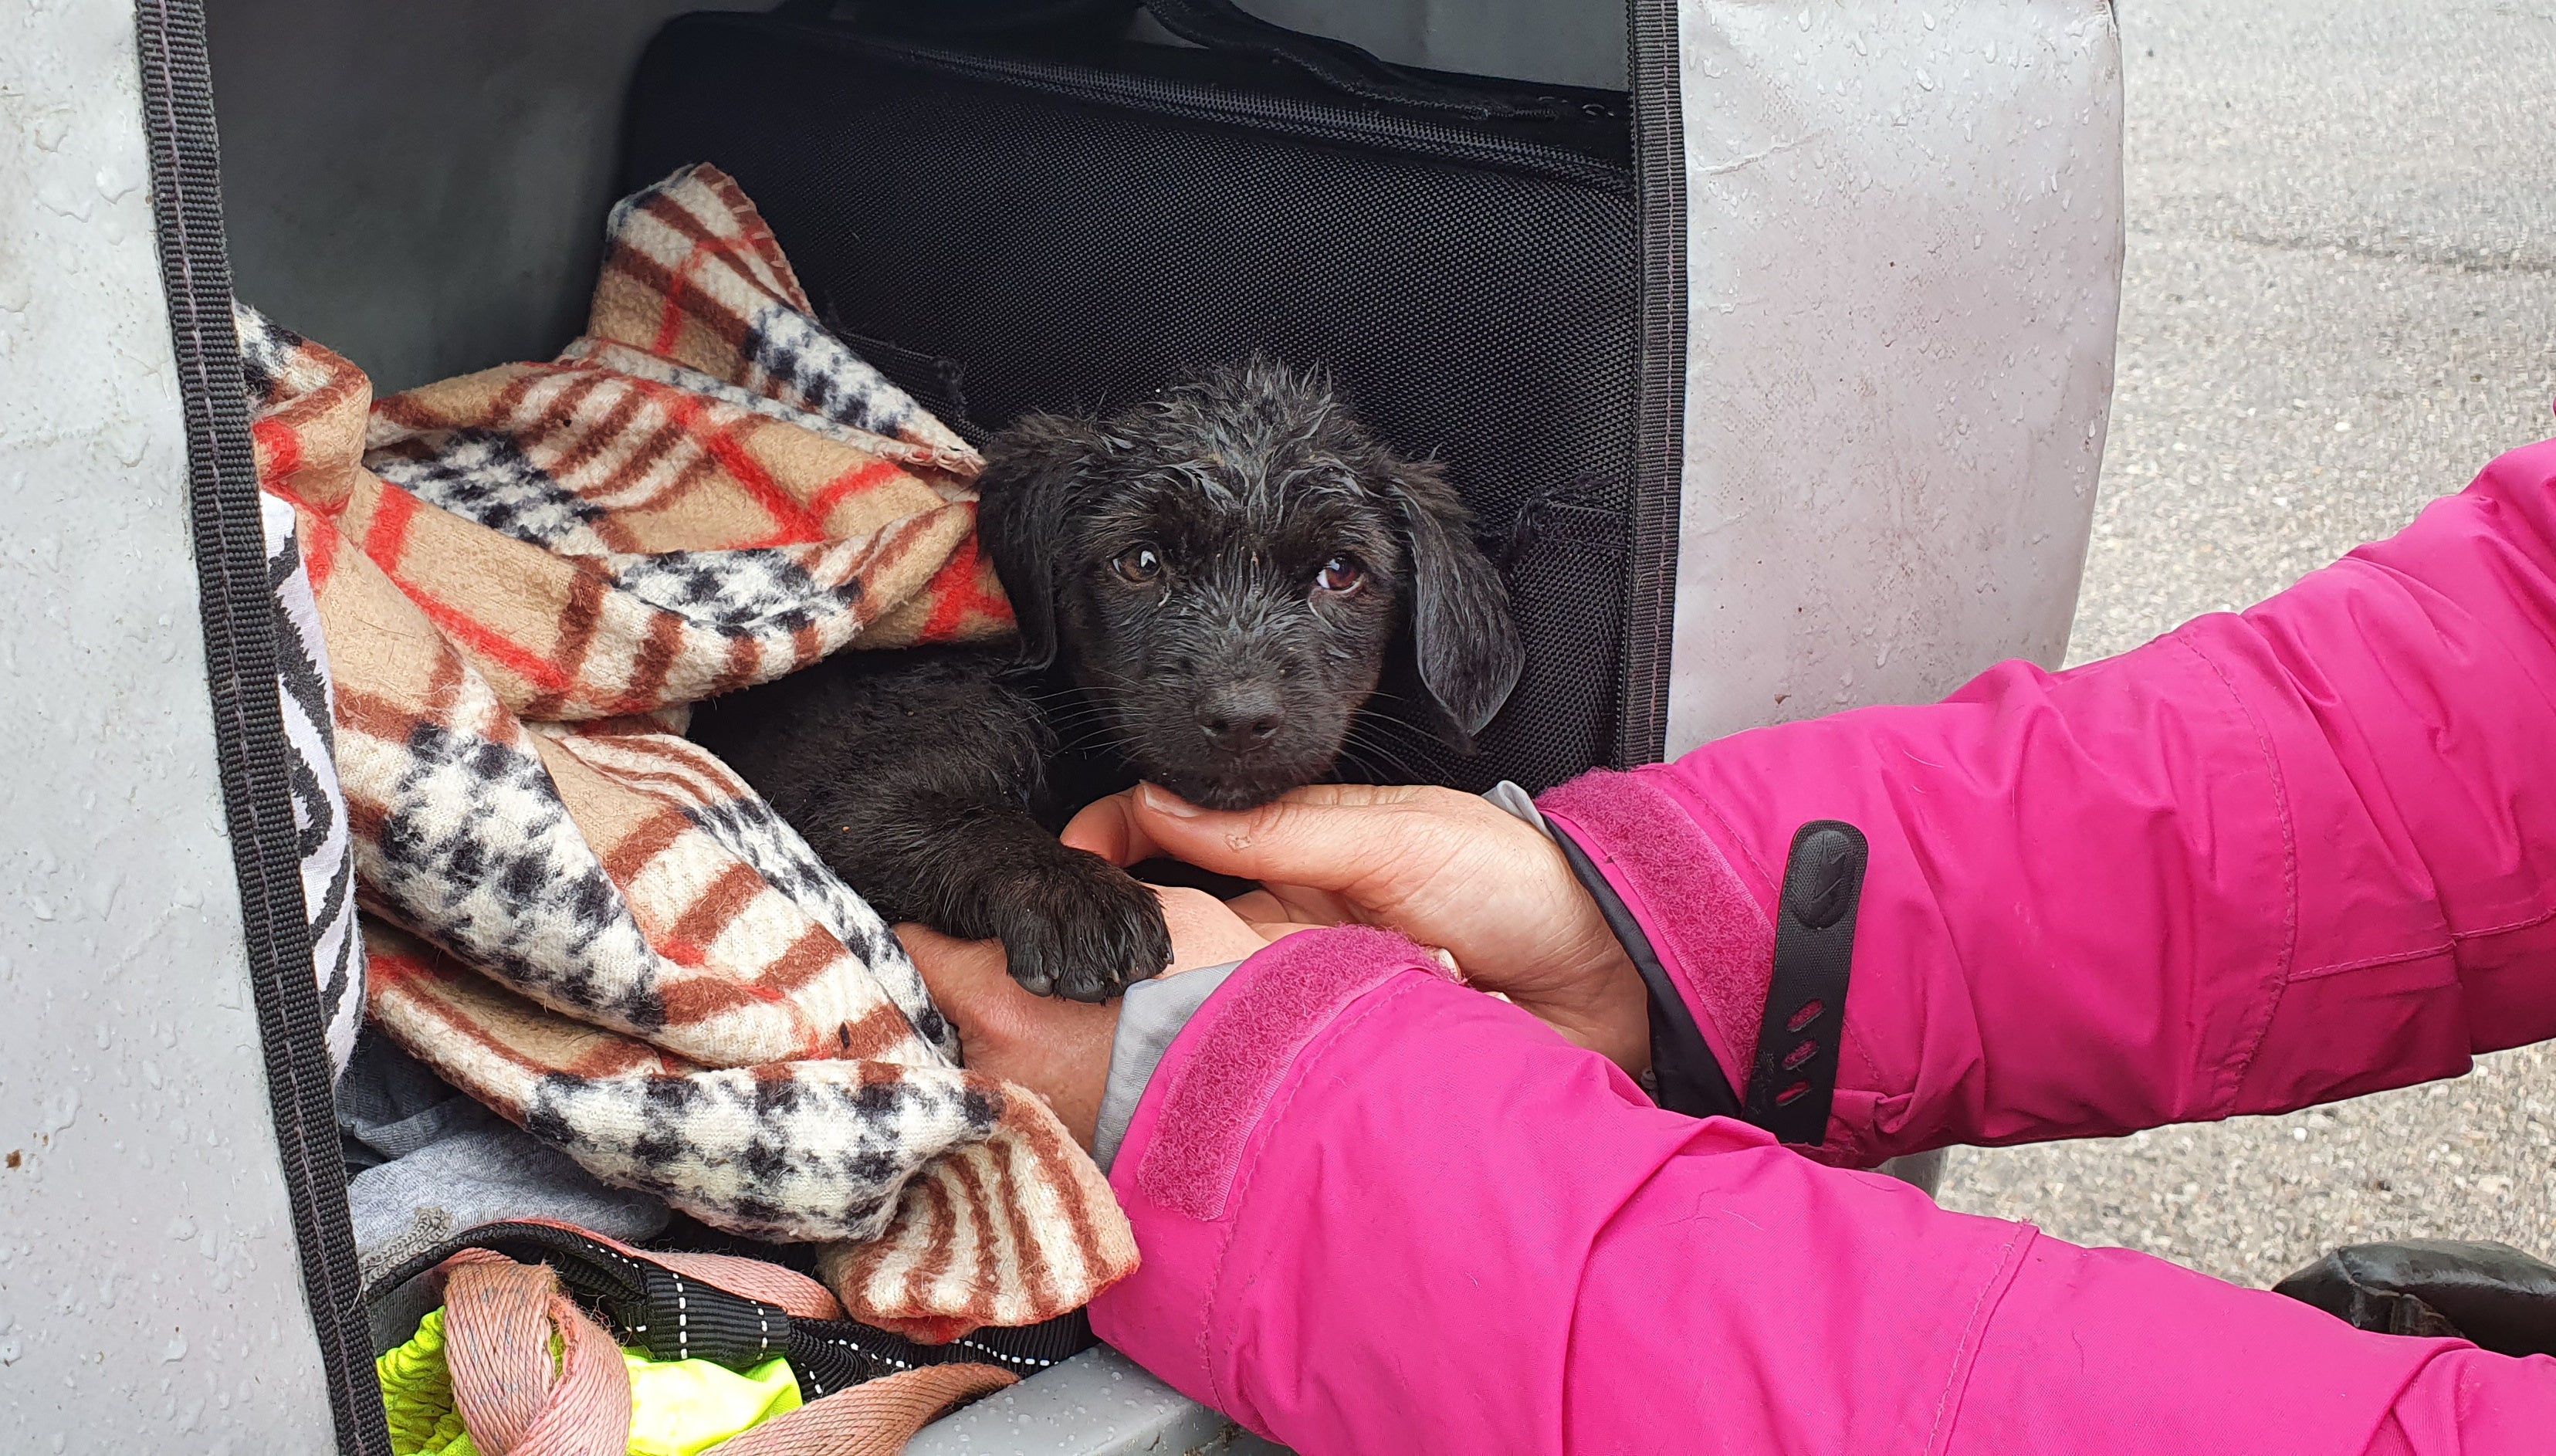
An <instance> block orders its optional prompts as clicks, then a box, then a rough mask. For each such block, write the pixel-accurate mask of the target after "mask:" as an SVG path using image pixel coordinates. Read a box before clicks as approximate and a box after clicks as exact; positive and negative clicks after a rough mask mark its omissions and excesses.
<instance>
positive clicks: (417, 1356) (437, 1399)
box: [373, 1309, 479, 1456]
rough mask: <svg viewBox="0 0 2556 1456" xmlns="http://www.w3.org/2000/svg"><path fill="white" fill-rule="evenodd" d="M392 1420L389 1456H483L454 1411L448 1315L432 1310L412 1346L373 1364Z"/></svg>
mask: <svg viewBox="0 0 2556 1456" xmlns="http://www.w3.org/2000/svg"><path fill="white" fill-rule="evenodd" d="M373 1374H374V1375H375V1376H377V1377H379V1378H380V1380H381V1383H382V1414H383V1415H385V1416H387V1417H389V1419H390V1427H391V1456H479V1448H478V1447H476V1446H473V1445H471V1444H470V1433H469V1432H468V1431H466V1430H464V1429H462V1427H461V1414H460V1412H459V1411H456V1410H454V1409H453V1408H452V1370H451V1367H449V1366H447V1365H446V1364H445V1363H444V1311H443V1310H441V1309H431V1310H428V1311H427V1313H426V1318H425V1319H423V1320H420V1321H419V1322H418V1326H417V1333H416V1334H415V1335H413V1336H411V1337H410V1338H409V1342H408V1343H407V1344H405V1345H402V1346H400V1347H399V1348H398V1349H396V1350H393V1351H391V1352H390V1353H389V1354H387V1355H384V1356H382V1357H381V1358H379V1359H377V1360H375V1361H374V1362H373Z"/></svg>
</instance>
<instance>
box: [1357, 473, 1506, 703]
mask: <svg viewBox="0 0 2556 1456" xmlns="http://www.w3.org/2000/svg"><path fill="white" fill-rule="evenodd" d="M1382 476H1383V478H1382V480H1381V482H1380V483H1381V484H1382V485H1383V487H1384V493H1385V496H1386V498H1387V499H1388V500H1389V501H1390V502H1391V503H1392V505H1393V510H1394V514H1395V516H1396V517H1397V519H1398V521H1399V524H1400V526H1401V528H1402V541H1403V547H1404V549H1405V550H1406V551H1408V552H1409V553H1410V556H1411V582H1410V590H1409V594H1408V599H1409V602H1410V613H1411V656H1412V665H1413V666H1414V667H1415V668H1417V669H1418V675H1419V678H1420V686H1421V687H1422V688H1423V689H1425V690H1426V691H1427V695H1428V699H1429V701H1430V702H1431V703H1433V704H1435V705H1436V706H1437V708H1438V710H1439V713H1440V715H1441V716H1442V722H1440V723H1439V724H1438V725H1436V727H1437V729H1438V732H1439V733H1440V735H1441V736H1443V737H1445V738H1446V739H1447V740H1448V741H1450V742H1452V743H1454V744H1455V745H1456V746H1458V747H1460V748H1465V749H1470V748H1471V747H1472V741H1473V735H1474V734H1475V733H1478V732H1480V731H1481V730H1482V728H1483V726H1484V725H1486V724H1488V723H1489V722H1490V721H1491V718H1492V715H1494V714H1496V713H1498V712H1499V711H1500V705H1501V704H1503V703H1506V702H1507V701H1508V696H1509V690H1510V689H1511V688H1514V687H1516V686H1517V680H1518V673H1519V671H1520V670H1521V669H1523V668H1524V667H1525V665H1526V651H1525V649H1524V648H1523V647H1521V646H1520V645H1519V643H1518V631H1517V623H1516V622H1515V621H1513V620H1511V619H1510V616H1509V594H1508V588H1507V586H1506V585H1505V584H1504V583H1502V582H1501V581H1500V574H1499V571H1498V570H1497V569H1496V568H1494V567H1493V566H1492V565H1491V563H1490V560H1489V558H1487V557H1485V556H1483V555H1482V551H1481V548H1480V547H1478V546H1475V545H1474V544H1473V536H1472V532H1471V529H1470V526H1471V517H1470V514H1469V513H1468V512H1467V511H1466V509H1465V506H1464V503H1463V502H1462V501H1460V500H1458V499H1457V497H1456V491H1455V488H1454V487H1453V486H1451V485H1449V484H1448V483H1447V479H1446V476H1445V475H1443V474H1441V473H1440V472H1439V469H1438V466H1437V464H1436V463H1417V464H1415V463H1410V462H1407V461H1398V460H1397V461H1392V462H1390V463H1388V464H1387V465H1386V467H1385V468H1384V469H1383V471H1382Z"/></svg>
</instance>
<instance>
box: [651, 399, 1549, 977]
mask: <svg viewBox="0 0 2556 1456" xmlns="http://www.w3.org/2000/svg"><path fill="white" fill-rule="evenodd" d="M978 488H979V489H980V491H981V492H982V497H983V500H982V504H981V505H980V506H979V510H978V522H979V529H980V534H981V539H982V541H983V544H984V546H985V549H986V551H987V552H988V554H989V558H990V560H991V561H992V563H993V566H994V570H995V573H996V574H997V575H998V576H1000V577H1001V578H1002V582H1003V587H1004V589H1005V591H1006V593H1007V594H1008V595H1009V596H1010V597H1011V600H1012V609H1013V612H1014V614H1015V615H1016V616H1017V617H1018V619H1019V623H1020V642H1019V647H1018V649H1017V653H1014V652H1013V651H1011V650H1009V649H983V648H917V649H912V650H905V651H882V652H862V651H848V652H839V653H836V654H835V655H834V656H833V657H831V658H830V659H828V660H827V661H825V662H823V663H820V664H819V665H817V666H815V667H812V668H809V669H807V670H805V671H803V672H800V673H797V674H795V675H793V676H791V677H788V678H785V679H783V680H781V681H780V682H777V683H772V684H769V685H766V686H764V687H760V688H754V689H750V690H748V691H746V692H743V693H739V694H735V695H733V696H731V697H728V698H723V699H719V700H717V701H716V702H714V703H710V704H705V705H703V708H702V710H701V711H700V712H699V713H698V714H697V716H696V719H695V727H694V729H693V735H694V737H695V738H697V739H698V740H699V741H700V742H702V743H703V745H704V746H706V747H708V748H709V749H710V750H711V751H712V752H715V753H717V754H718V755H719V756H720V757H721V758H724V759H725V760H726V761H727V762H728V763H729V764H730V765H731V766H733V767H734V768H735V769H736V771H737V772H738V773H739V774H741V775H743V776H744V778H745V779H746V781H747V782H748V783H751V784H752V785H754V787H755V788H756V789H757V790H759V791H760V792H761V793H762V794H763V795H764V797H765V798H767V799H769V800H770V801H771V802H772V805H773V807H774V808H775V809H776V810H778V811H779V812H780V814H781V815H782V817H784V818H785V819H787V820H789V821H790V823H791V824H792V825H794V826H796V827H797V829H798V830H799V832H800V833H801V834H802V835H804V836H806V838H807V840H808V842H809V844H811V845H812V846H814V847H815V848H816V850H817V853H818V854H819V855H820V856H821V857H823V858H824V859H825V860H826V861H827V862H828V863H829V864H831V866H832V867H833V868H834V870H835V872H836V873H838V874H840V875H841V876H842V877H843V878H844V880H845V881H846V882H848V883H849V884H850V885H851V886H852V888H854V889H855V890H858V891H859V892H860V893H861V894H862V895H863V896H864V897H866V898H867V899H868V900H869V902H870V903H871V905H873V906H874V907H876V908H877V909H878V911H879V912H880V913H881V914H882V915H885V916H886V917H887V918H888V919H890V920H891V921H894V920H919V921H921V922H923V923H924V924H926V925H929V926H932V927H933V928H934V929H936V930H940V931H943V932H945V933H947V934H950V935H955V936H959V937H962V938H966V939H984V938H988V937H999V938H1000V939H1001V940H1002V942H1003V947H1004V950H1005V951H1006V953H1007V954H1008V955H1009V958H1010V964H1011V972H1012V975H1013V976H1014V977H1015V978H1016V979H1018V980H1019V981H1020V983H1021V984H1022V985H1023V986H1025V987H1028V988H1029V989H1030V990H1032V991H1034V992H1039V993H1051V992H1053V993H1062V994H1064V995H1068V996H1072V997H1074V998H1076V999H1078V1000H1099V999H1102V998H1104V997H1106V996H1109V995H1111V994H1113V993H1116V992H1117V991H1118V990H1119V989H1120V988H1122V987H1124V986H1125V985H1127V984H1128V983H1129V982H1132V981H1140V980H1143V979H1144V978H1146V977H1148V976H1152V975H1154V974H1155V973H1156V972H1158V971H1160V970H1162V969H1163V967H1164V966H1165V965H1167V964H1168V963H1169V962H1170V960H1171V941H1170V937H1169V935H1168V933H1167V932H1166V931H1165V929H1164V926H1163V918H1162V912H1161V909H1160V907H1159V905H1158V904H1157V903H1156V901H1155V900H1154V897H1153V895H1152V894H1151V892H1149V891H1148V890H1146V889H1145V888H1144V887H1143V886H1142V885H1140V884H1138V883H1137V882H1136V881H1135V880H1134V879H1133V878H1131V877H1129V876H1128V875H1127V874H1126V873H1125V872H1124V871H1122V870H1120V869H1118V868H1116V867H1115V866H1113V865H1111V864H1109V863H1107V862H1106V861H1104V860H1100V859H1098V858H1097V857H1095V856H1091V855H1086V854H1084V853H1082V852H1081V851H1077V850H1069V849H1067V848H1065V847H1064V846H1063V845H1061V844H1059V843H1058V842H1057V839H1056V831H1057V830H1058V829H1059V828H1061V827H1062V826H1063V824H1064V822H1065V820H1066V819H1067V818H1069V817H1070V816H1071V814H1072V813H1073V811H1075V810H1077V809H1079V808H1081V807H1082V806H1083V805H1085V804H1087V803H1089V802H1090V801H1092V800H1093V799H1096V798H1099V797H1101V796H1102V795H1105V794H1109V793H1114V792H1116V791H1117V790H1119V789H1123V788H1126V787H1128V786H1129V785H1131V784H1133V783H1135V782H1136V781H1137V780H1138V779H1139V778H1143V779H1148V780H1151V781H1152V782H1155V783H1158V784H1161V785H1162V786H1164V787H1165V788H1168V789H1170V790H1172V791H1173V792H1175V793H1177V794H1179V795H1181V796H1182V797H1183V798H1185V799H1188V800H1190V801H1191V802H1192V803H1195V804H1200V805H1203V806H1205V807H1208V808H1212V809H1242V808H1248V807H1251V806H1253V805H1257V804H1261V803H1265V802H1267V801H1268V800H1270V799H1273V798H1276V797H1277V796H1278V795H1280V794H1282V793H1285V792H1286V791H1288V790H1289V789H1293V788H1297V787H1299V786H1301V785H1304V784H1308V783H1312V782H1314V781H1315V780H1316V779H1319V778H1322V777H1324V776H1325V775H1327V774H1329V773H1330V772H1331V771H1332V768H1333V765H1334V762H1335V760H1336V759H1337V758H1338V757H1339V756H1340V754H1341V750H1342V745H1343V743H1344V742H1345V741H1346V739H1347V737H1348V734H1349V731H1350V727H1351V724H1352V722H1353V720H1354V719H1355V718H1356V716H1357V714H1358V713H1359V712H1360V711H1361V710H1362V709H1363V708H1364V707H1365V706H1366V705H1367V703H1368V701H1369V699H1370V698H1376V697H1378V696H1379V694H1378V688H1379V685H1380V684H1383V685H1385V687H1384V695H1383V696H1385V697H1387V698H1389V699H1391V700H1392V701H1393V706H1395V707H1396V708H1397V709H1400V710H1402V711H1403V713H1404V715H1405V720H1406V721H1409V718H1410V717H1411V716H1413V715H1414V714H1415V712H1416V715H1417V716H1418V717H1420V718H1421V720H1422V722H1421V724H1420V725H1419V726H1421V727H1425V728H1430V729H1431V730H1433V731H1435V732H1437V733H1439V734H1440V735H1441V736H1443V737H1445V738H1447V739H1448V740H1450V741H1452V742H1454V743H1456V744H1457V745H1458V746H1460V747H1470V742H1471V737H1472V735H1473V734H1474V733H1476V732H1478V731H1479V730H1480V729H1481V728H1482V726H1483V725H1484V724H1485V723H1488V722H1489V721H1490V718H1491V715H1492V714H1493V713H1495V712H1496V711H1498V709H1499V707H1500V704H1501V703H1502V702H1503V701H1504V700H1505V699H1506V698H1507V697H1508V693H1509V689H1510V687H1511V686H1512V685H1514V684H1515V683H1516V681H1517V676H1518V670H1519V667H1520V664H1521V659H1522V654H1521V652H1520V649H1519V646H1518V640H1517V632H1516V628H1515V626H1514V625H1513V624H1512V623H1511V621H1510V620H1509V614H1508V598H1507V594H1506V592H1505V590H1504V589H1503V588H1502V586H1501V584H1500V578H1499V574H1498V573H1497V572H1496V571H1494V570H1493V569H1492V568H1491V565H1490V563H1489V562H1488V561H1486V560H1484V559H1483V557H1482V554H1481V552H1480V551H1479V550H1478V549H1476V548H1475V546H1474V545H1473V542H1472V539H1471V537H1470V535H1469V534H1468V532H1467V517H1466V513H1465V510H1464V507H1463V506H1462V505H1461V504H1460V503H1459V502H1458V500H1457V498H1456V493H1455V491H1454V490H1453V489H1451V488H1450V487H1449V486H1448V484H1447V482H1446V480H1445V479H1444V478H1443V477H1442V476H1441V475H1440V473H1439V471H1438V469H1437V467H1436V466H1435V465H1434V464H1431V463H1418V462H1412V461H1406V460H1402V459H1399V458H1397V457H1395V456H1394V455H1392V454H1390V453H1389V452H1387V451H1386V450H1385V449H1384V448H1383V447H1381V446H1379V445H1378V444H1376V442H1375V441H1374V440H1373V439H1372V438H1370V437H1369V436H1368V435H1367V433H1366V432H1365V431H1364V430H1363V429H1361V428H1359V426H1358V425H1357V423H1356V422H1355V421H1354V420H1352V419H1351V418H1350V417H1349V415H1348V412H1347V411H1346V410H1345V409H1344V408H1343V407H1342V405H1341V403H1340V402H1339V400H1338V399H1337V398H1336V397H1335V396H1334V394H1333V392H1332V390H1331V389H1330V387H1329V386H1328V384H1327V383H1326V382H1325V381H1323V380H1321V379H1319V378H1314V377H1309V376H1306V375H1303V374H1299V373H1295V372H1293V371H1290V370H1288V369H1286V368H1283V367H1281V366H1278V365H1275V364H1270V363H1267V362H1264V361H1257V360H1255V361H1253V362H1251V363H1248V364H1242V365H1237V366H1230V367H1226V368H1223V369H1218V370H1215V371H1214V372H1212V373H1210V374H1208V375H1206V376H1204V377H1202V378H1200V379H1197V380H1194V381H1192V382H1190V383H1187V384H1184V385H1181V386H1179V387H1177V388H1175V389H1172V390H1170V391H1168V392H1166V393H1164V394H1163V395H1161V396H1159V397H1157V398H1155V399H1153V400H1151V401H1149V402H1147V403H1144V404H1140V405H1137V406H1135V407H1133V408H1131V409H1128V410H1126V411H1125V412H1124V413H1121V414H1119V415H1116V416H1114V417H1112V418H1110V419H1108V420H1105V421H1098V422H1094V421H1087V420H1073V419H1063V418H1059V417H1056V416H1052V415H1035V416H1031V417H1029V418H1027V419H1024V420H1022V421H1021V422H1020V423H1018V424H1016V425H1014V426H1013V427H1011V428H1010V429H1009V430H1006V431H1004V432H1003V433H1002V434H1000V435H998V436H996V437H995V438H994V440H993V441H992V442H991V444H990V445H989V447H988V449H987V451H986V467H985V472H984V475H983V477H982V478H981V479H980V480H979V481H978Z"/></svg>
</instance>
